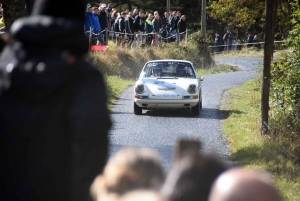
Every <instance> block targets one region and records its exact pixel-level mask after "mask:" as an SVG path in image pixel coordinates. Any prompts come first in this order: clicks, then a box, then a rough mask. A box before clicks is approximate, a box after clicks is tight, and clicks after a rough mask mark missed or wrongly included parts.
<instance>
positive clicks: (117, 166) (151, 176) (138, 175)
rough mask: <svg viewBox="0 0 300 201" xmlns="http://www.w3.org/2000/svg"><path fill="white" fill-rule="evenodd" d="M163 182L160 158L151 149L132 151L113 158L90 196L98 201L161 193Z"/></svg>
mask: <svg viewBox="0 0 300 201" xmlns="http://www.w3.org/2000/svg"><path fill="white" fill-rule="evenodd" d="M163 181H164V171H163V167H162V163H161V159H160V156H159V154H158V153H157V152H155V151H153V150H151V149H148V148H139V147H129V148H125V149H123V150H121V151H119V152H118V153H117V154H116V155H115V156H113V157H111V158H110V159H109V161H108V163H107V165H106V166H105V169H104V172H103V174H102V175H100V176H98V177H97V178H96V179H95V181H94V183H93V185H92V187H91V194H92V197H93V198H94V199H95V200H105V197H110V198H111V197H114V195H115V196H116V197H118V196H121V195H123V194H125V193H127V192H128V191H131V190H136V189H149V190H155V191H157V190H159V189H160V187H161V185H162V183H163Z"/></svg>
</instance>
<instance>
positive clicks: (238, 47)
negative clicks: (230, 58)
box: [236, 37, 242, 50]
mask: <svg viewBox="0 0 300 201" xmlns="http://www.w3.org/2000/svg"><path fill="white" fill-rule="evenodd" d="M236 43H237V49H238V50H241V49H242V42H241V40H240V39H239V38H238V37H236Z"/></svg>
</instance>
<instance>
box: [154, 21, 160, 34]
mask: <svg viewBox="0 0 300 201" xmlns="http://www.w3.org/2000/svg"><path fill="white" fill-rule="evenodd" d="M153 27H154V32H156V33H159V31H160V29H161V28H162V25H161V21H160V20H157V19H154V20H153Z"/></svg>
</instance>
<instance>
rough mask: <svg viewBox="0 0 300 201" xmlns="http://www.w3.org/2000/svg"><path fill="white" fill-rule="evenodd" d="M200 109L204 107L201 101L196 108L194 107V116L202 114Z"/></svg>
mask: <svg viewBox="0 0 300 201" xmlns="http://www.w3.org/2000/svg"><path fill="white" fill-rule="evenodd" d="M200 107H202V103H201V101H199V102H198V104H197V105H196V106H195V107H192V114H193V115H194V116H198V115H199V114H200Z"/></svg>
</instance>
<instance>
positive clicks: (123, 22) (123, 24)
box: [119, 17, 125, 33]
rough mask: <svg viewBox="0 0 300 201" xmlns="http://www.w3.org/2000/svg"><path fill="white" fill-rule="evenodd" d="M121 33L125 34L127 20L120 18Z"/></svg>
mask: <svg viewBox="0 0 300 201" xmlns="http://www.w3.org/2000/svg"><path fill="white" fill-rule="evenodd" d="M119 31H120V32H122V33H124V32H125V18H124V17H120V19H119Z"/></svg>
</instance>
